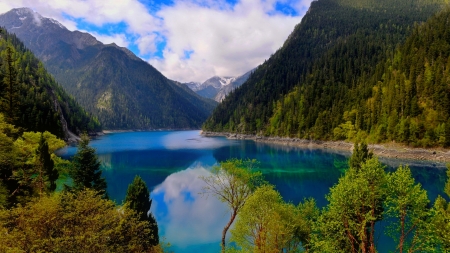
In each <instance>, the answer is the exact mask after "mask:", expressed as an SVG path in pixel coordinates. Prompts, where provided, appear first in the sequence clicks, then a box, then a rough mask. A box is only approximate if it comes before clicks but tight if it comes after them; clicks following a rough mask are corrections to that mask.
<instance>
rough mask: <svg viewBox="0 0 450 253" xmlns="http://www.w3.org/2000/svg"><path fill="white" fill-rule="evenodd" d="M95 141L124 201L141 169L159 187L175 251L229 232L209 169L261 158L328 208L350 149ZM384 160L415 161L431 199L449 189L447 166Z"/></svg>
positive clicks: (179, 135)
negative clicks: (206, 184) (208, 192)
mask: <svg viewBox="0 0 450 253" xmlns="http://www.w3.org/2000/svg"><path fill="white" fill-rule="evenodd" d="M91 146H92V147H94V148H95V149H96V150H97V154H98V157H99V159H100V160H101V162H102V169H103V176H104V177H105V178H106V180H107V183H108V194H109V196H110V198H111V199H113V200H115V201H116V202H117V203H122V201H123V199H124V198H125V194H126V191H127V187H128V184H130V183H131V181H132V180H133V178H134V176H135V175H140V176H141V177H142V178H143V179H144V181H145V182H146V183H147V186H148V187H149V189H150V190H151V198H152V199H153V204H152V208H151V211H152V212H153V214H154V215H155V217H156V220H157V222H158V226H159V229H160V237H161V238H165V241H166V242H170V244H171V245H172V246H171V248H170V249H171V251H173V252H175V253H178V252H183V253H184V252H186V253H190V252H205V253H209V252H219V251H220V246H219V243H220V237H221V231H222V229H223V227H224V225H225V224H226V223H227V221H228V218H229V214H228V212H227V209H226V207H225V206H224V204H223V203H220V202H219V201H217V200H216V199H215V198H214V197H213V196H210V197H206V196H202V195H200V194H199V193H200V192H201V190H202V187H203V181H202V180H201V179H199V177H200V176H202V175H208V173H209V171H210V169H211V166H213V165H215V164H217V162H220V161H224V160H226V159H229V158H242V159H246V158H250V159H257V160H258V161H259V162H260V165H259V168H260V170H261V171H262V172H263V174H264V177H265V179H266V180H268V181H269V182H270V183H272V184H274V185H275V186H276V188H277V190H278V191H279V192H280V193H281V195H282V196H283V198H284V199H285V200H286V201H291V202H293V203H294V204H297V203H298V202H299V201H302V200H303V199H304V198H307V197H314V198H315V199H316V200H317V203H318V205H319V206H324V205H326V203H327V202H326V200H325V195H326V194H327V193H328V192H329V188H330V187H331V186H333V185H334V184H335V183H337V181H338V178H339V177H340V175H341V174H342V172H343V170H344V169H345V168H346V166H347V159H348V157H349V155H350V153H348V152H333V151H330V150H328V151H327V150H311V149H307V148H291V147H285V146H277V145H269V144H261V143H255V142H253V141H244V140H228V139H226V138H223V137H214V138H207V137H202V136H200V131H155V132H129V133H114V134H107V135H105V136H101V137H99V138H97V139H95V140H93V141H92V142H91ZM75 152H76V148H75V147H67V148H65V149H62V150H60V151H59V153H58V154H59V155H61V156H62V157H65V158H70V157H71V156H72V155H73V154H74V153H75ZM381 161H382V162H383V163H384V164H386V165H387V166H388V169H392V168H395V167H397V166H398V165H400V164H409V165H410V167H411V170H412V172H413V175H414V177H415V178H416V180H417V181H418V182H420V183H421V184H422V185H423V187H424V188H425V189H426V190H427V191H428V196H429V198H430V199H431V200H434V199H435V198H436V196H437V195H438V194H442V189H443V187H444V184H445V180H446V178H445V166H444V164H436V163H431V162H414V161H401V160H386V159H381ZM380 238H381V239H380V241H379V245H378V249H379V252H387V251H388V250H387V248H388V245H389V244H390V243H389V241H388V239H386V238H384V239H383V236H382V235H380Z"/></svg>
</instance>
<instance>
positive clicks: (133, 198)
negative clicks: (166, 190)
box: [125, 176, 159, 246]
mask: <svg viewBox="0 0 450 253" xmlns="http://www.w3.org/2000/svg"><path fill="white" fill-rule="evenodd" d="M125 203H126V204H127V205H128V207H129V208H130V209H131V210H134V211H135V212H136V213H137V214H138V216H139V220H140V221H147V222H148V223H149V225H150V229H151V235H150V237H149V242H150V244H151V245H153V246H156V245H158V243H159V235H158V224H157V223H156V219H155V217H154V216H153V214H152V213H149V211H150V208H151V206H152V200H151V199H150V191H149V190H148V188H147V185H146V184H145V182H144V180H142V178H141V177H140V176H136V177H135V178H134V180H133V182H132V183H131V184H130V185H129V186H128V190H127V196H126V197H125Z"/></svg>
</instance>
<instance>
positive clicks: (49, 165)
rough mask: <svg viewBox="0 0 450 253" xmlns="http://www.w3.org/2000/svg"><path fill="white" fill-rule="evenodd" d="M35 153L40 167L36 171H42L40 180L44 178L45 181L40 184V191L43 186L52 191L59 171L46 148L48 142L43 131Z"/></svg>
mask: <svg viewBox="0 0 450 253" xmlns="http://www.w3.org/2000/svg"><path fill="white" fill-rule="evenodd" d="M36 155H37V158H38V166H39V167H40V168H39V169H38V171H40V172H42V173H41V175H42V176H41V179H43V180H42V182H44V178H45V181H46V182H44V183H43V184H42V185H41V191H42V190H43V188H45V190H47V191H50V192H52V191H54V190H55V189H56V180H57V179H58V177H59V172H58V170H57V169H56V168H55V164H54V162H53V160H52V157H51V155H50V153H49V150H48V143H47V141H46V140H45V138H44V134H43V133H41V138H40V140H39V146H38V148H37V150H36Z"/></svg>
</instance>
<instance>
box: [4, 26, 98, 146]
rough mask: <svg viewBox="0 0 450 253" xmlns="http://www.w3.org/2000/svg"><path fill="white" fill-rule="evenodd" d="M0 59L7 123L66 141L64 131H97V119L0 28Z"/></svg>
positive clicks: (10, 35) (66, 135) (11, 35)
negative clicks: (44, 132)
mask: <svg viewBox="0 0 450 253" xmlns="http://www.w3.org/2000/svg"><path fill="white" fill-rule="evenodd" d="M8 48H9V50H8ZM8 51H9V52H8ZM8 57H10V62H9V63H8ZM0 62H1V64H2V66H1V69H0V77H1V78H0V79H1V80H2V82H1V85H0V101H1V106H0V113H3V114H4V115H5V117H6V118H7V120H8V122H9V123H12V124H14V125H16V126H18V127H20V128H21V129H22V130H24V131H40V132H43V131H49V132H51V133H53V134H55V135H56V136H58V137H61V138H64V139H66V140H67V139H68V137H69V136H68V131H71V132H73V133H81V132H83V131H87V132H93V131H99V130H101V127H100V124H99V122H98V120H96V119H95V118H93V117H91V116H90V115H89V114H88V113H86V112H85V111H84V110H83V109H82V108H81V107H80V106H79V105H78V104H77V103H76V102H75V100H74V99H73V98H72V97H70V96H69V95H67V93H65V91H64V90H63V89H62V87H61V86H60V85H59V84H58V83H57V82H56V81H55V80H54V79H53V77H52V76H51V75H50V74H48V73H47V71H46V70H45V68H44V66H43V64H42V63H41V62H40V61H39V60H38V59H37V58H36V57H35V56H34V55H33V53H31V51H29V50H28V49H27V48H26V47H25V46H24V45H23V43H22V42H21V41H20V40H19V39H18V38H17V37H16V36H15V35H13V34H10V33H8V32H7V31H6V29H4V28H2V32H1V34H0ZM10 74H12V75H10ZM10 76H11V77H12V78H11V77H10ZM10 80H12V81H13V82H12V84H13V85H12V86H11V87H12V91H13V92H10V90H11V89H10V86H9V84H10ZM9 98H12V103H11V105H12V106H10V105H9V100H10V99H9ZM10 108H11V110H10Z"/></svg>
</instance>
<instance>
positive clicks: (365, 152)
mask: <svg viewBox="0 0 450 253" xmlns="http://www.w3.org/2000/svg"><path fill="white" fill-rule="evenodd" d="M372 157H373V153H372V152H370V151H369V149H368V148H367V144H366V143H361V145H359V144H358V143H355V147H354V148H353V153H352V156H351V157H350V160H349V165H350V167H351V168H355V169H360V168H361V165H362V164H363V163H364V162H365V161H366V160H369V159H371V158H372Z"/></svg>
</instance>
